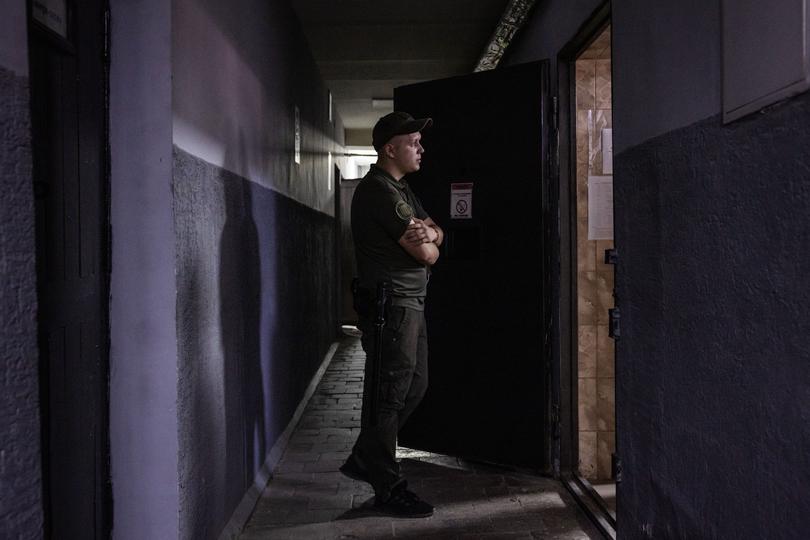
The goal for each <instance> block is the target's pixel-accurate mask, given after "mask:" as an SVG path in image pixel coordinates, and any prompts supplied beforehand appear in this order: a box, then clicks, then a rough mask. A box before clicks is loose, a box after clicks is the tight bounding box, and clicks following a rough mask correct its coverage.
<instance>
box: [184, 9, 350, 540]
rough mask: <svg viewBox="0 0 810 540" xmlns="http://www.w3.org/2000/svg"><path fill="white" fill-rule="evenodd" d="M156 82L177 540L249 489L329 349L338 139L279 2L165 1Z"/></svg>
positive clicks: (219, 524)
mask: <svg viewBox="0 0 810 540" xmlns="http://www.w3.org/2000/svg"><path fill="white" fill-rule="evenodd" d="M172 72H173V85H172V93H173V108H172V112H173V142H174V157H173V173H172V174H173V188H174V189H173V193H174V202H173V204H174V231H175V251H176V271H177V333H178V349H177V350H178V371H179V381H178V388H179V396H178V422H179V425H178V429H179V437H180V448H179V451H180V460H179V466H180V486H181V487H180V493H179V504H180V507H179V514H180V528H179V536H180V538H189V539H192V538H193V539H195V540H196V539H206V538H216V537H217V536H218V535H219V534H220V532H221V531H222V529H223V527H224V526H225V525H226V523H227V522H228V520H229V518H230V517H231V516H232V514H233V513H234V510H235V509H236V508H237V507H238V506H239V505H240V501H242V500H243V497H245V495H246V493H247V492H248V490H249V488H250V487H251V486H252V485H253V484H254V481H255V479H256V478H257V477H261V475H259V471H260V469H261V467H262V465H263V464H265V461H266V460H267V459H268V455H269V453H270V451H271V449H272V447H273V445H274V444H275V443H276V442H277V441H278V439H279V436H280V435H281V433H282V432H283V430H284V428H285V427H286V426H287V424H288V423H289V421H290V419H291V418H292V415H293V413H294V411H295V409H296V407H297V405H298V403H299V401H300V400H301V398H302V396H303V394H304V391H305V389H306V387H307V385H308V384H309V382H310V380H311V379H312V377H313V375H314V374H315V372H316V370H317V368H318V367H319V365H320V363H321V361H322V360H323V357H324V354H325V353H326V351H327V349H328V348H329V345H330V343H331V341H332V340H333V338H334V335H335V330H336V328H337V320H336V313H337V306H336V296H337V293H336V291H335V285H336V282H335V280H336V267H335V261H334V259H335V220H334V218H333V217H332V216H333V215H334V196H335V195H334V194H335V192H336V190H335V187H334V179H333V178H331V175H332V171H331V170H330V168H331V167H330V166H329V158H328V152H330V151H331V152H332V153H333V154H336V153H337V152H338V151H339V150H340V144H341V143H342V131H343V129H342V126H341V124H340V120H339V118H337V117H335V120H336V121H335V122H332V123H330V122H329V119H328V94H327V90H326V88H325V86H324V85H323V82H322V80H321V78H320V75H319V74H318V71H317V68H316V66H315V63H314V60H313V59H312V56H311V53H310V51H309V49H308V47H307V45H306V42H305V40H304V37H303V33H302V31H301V29H300V26H299V23H298V20H297V19H296V18H295V16H294V14H293V12H292V10H291V9H290V7H289V5H288V3H286V2H265V1H261V0H240V1H238V2H231V3H229V4H225V3H222V2H219V1H216V0H175V1H174V2H173V13H172ZM296 106H297V107H298V109H299V111H300V119H301V132H302V144H301V163H300V164H297V163H295V161H294V118H295V112H294V111H295V107H296ZM271 465H272V464H271Z"/></svg>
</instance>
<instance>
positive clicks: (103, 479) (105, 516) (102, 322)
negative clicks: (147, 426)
mask: <svg viewBox="0 0 810 540" xmlns="http://www.w3.org/2000/svg"><path fill="white" fill-rule="evenodd" d="M77 4H78V2H77V1H76V0H67V2H66V5H67V8H68V32H69V34H68V35H69V36H70V38H72V40H71V41H69V40H68V39H64V38H62V37H60V36H57V35H56V34H55V33H54V32H52V31H51V30H50V29H48V28H46V27H45V26H44V25H42V24H41V23H39V22H38V21H36V20H34V17H33V14H32V9H33V7H32V6H33V2H32V0H27V2H26V9H27V14H26V16H27V27H28V43H29V51H30V43H31V41H32V40H34V39H38V40H41V41H42V42H45V43H48V44H49V45H50V46H52V47H55V48H57V49H59V50H61V51H63V52H65V53H66V54H76V55H77V56H78V55H79V54H81V52H80V51H79V49H78V46H77V45H76V44H75V41H73V40H75V39H77V29H76V26H77V24H78V23H77V21H76V17H77V16H78V15H77ZM98 8H99V12H98V13H94V14H91V16H92V17H101V18H102V19H103V20H102V21H100V22H101V25H102V27H103V33H102V35H101V37H100V40H99V46H100V48H101V50H100V51H95V50H94V51H93V54H95V53H97V52H100V53H101V55H102V61H101V66H100V72H99V73H98V75H100V78H99V79H98V81H97V82H98V85H99V87H97V91H98V92H99V93H100V94H101V98H102V99H101V101H102V102H103V104H104V105H103V111H102V121H101V126H100V128H101V141H100V142H101V146H100V152H99V157H100V159H101V166H100V170H101V173H100V181H99V185H100V192H99V197H98V203H99V221H98V223H97V224H96V225H97V227H98V228H99V253H98V254H97V255H98V257H99V273H98V279H99V298H98V304H97V309H98V316H99V330H100V331H99V338H98V342H97V343H96V344H95V345H96V346H97V347H98V350H99V354H98V358H99V363H98V365H97V369H98V383H99V386H100V388H97V391H98V398H99V410H98V411H97V415H98V416H97V417H96V420H97V421H98V427H97V430H98V431H97V433H96V435H97V437H98V439H97V441H98V442H97V444H96V448H95V452H96V462H97V463H98V464H99V466H98V469H100V470H101V475H99V477H97V478H96V479H95V492H96V493H95V497H96V501H98V506H97V507H96V518H95V519H96V525H97V532H98V534H99V535H100V537H101V538H109V537H110V536H111V534H112V519H113V497H112V475H111V463H110V455H111V454H110V385H109V377H110V321H109V319H110V317H109V312H110V308H109V303H110V278H111V275H110V271H111V268H112V249H111V248H112V233H111V220H110V212H111V192H110V176H111V173H110V114H109V112H110V109H109V95H110V5H109V0H99V2H98ZM30 62H31V57H30V52H29V64H30ZM94 75H95V73H94ZM29 91H30V92H31V94H32V99H31V106H32V107H33V106H36V103H35V102H34V100H33V91H34V88H33V85H32V87H31V88H30V89H29ZM98 97H99V96H98V95H96V96H95V98H96V99H97V98H98ZM82 99H83V96H82V95H81V92H80V93H79V95H78V96H77V101H78V102H81V101H82ZM34 166H36V164H34ZM37 191H38V186H37V185H36V184H35V185H34V193H35V194H36V193H37ZM37 236H39V235H37ZM37 241H40V240H39V239H38V240H37ZM37 253H39V247H37ZM37 274H38V277H39V271H37ZM38 289H39V287H38ZM38 294H40V293H39V291H38ZM42 317H43V315H42V313H40V314H38V316H37V326H38V334H40V336H41V328H42V325H43V322H42ZM41 339H42V338H41V337H40V338H39V342H40V348H41ZM38 369H39V395H40V405H39V409H40V466H41V470H42V479H41V486H42V494H43V535H44V537H45V538H49V537H51V535H53V534H58V532H59V531H54V530H53V527H52V515H51V508H50V506H51V502H50V499H51V493H50V474H49V470H50V458H49V455H50V442H49V422H50V415H49V393H48V392H49V391H48V380H49V372H48V366H47V365H45V364H44V358H43V356H42V353H40V357H39V366H38ZM98 469H97V471H98Z"/></svg>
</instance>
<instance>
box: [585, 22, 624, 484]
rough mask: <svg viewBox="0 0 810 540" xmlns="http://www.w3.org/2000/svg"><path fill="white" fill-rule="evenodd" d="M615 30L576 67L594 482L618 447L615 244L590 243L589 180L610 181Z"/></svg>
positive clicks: (588, 438) (606, 472) (589, 459)
mask: <svg viewBox="0 0 810 540" xmlns="http://www.w3.org/2000/svg"><path fill="white" fill-rule="evenodd" d="M610 62H611V61H610V29H609V28H608V29H607V30H605V32H604V33H603V34H602V35H601V36H600V37H599V38H598V39H597V40H596V41H595V42H594V43H593V45H591V47H589V48H588V50H586V51H585V52H584V53H583V54H582V55H581V56H580V57H579V59H578V60H577V62H576V109H577V111H576V113H577V118H576V141H577V152H576V155H577V164H576V170H577V178H576V182H577V189H576V204H577V296H578V298H577V304H578V309H577V313H578V328H577V330H578V353H577V363H578V387H579V471H580V474H582V475H583V476H584V477H586V478H588V479H590V480H606V479H609V478H610V477H611V454H612V453H613V452H614V449H615V447H616V427H615V426H616V421H615V407H614V395H615V379H614V371H613V364H614V348H613V341H612V340H611V339H610V338H609V337H608V326H607V325H608V309H610V308H611V307H613V267H612V266H610V265H606V264H605V263H604V253H605V250H606V249H608V248H611V247H613V241H612V240H588V176H603V175H605V173H604V171H603V168H602V130H603V129H605V128H611V127H612V118H611V69H610V67H611V64H610Z"/></svg>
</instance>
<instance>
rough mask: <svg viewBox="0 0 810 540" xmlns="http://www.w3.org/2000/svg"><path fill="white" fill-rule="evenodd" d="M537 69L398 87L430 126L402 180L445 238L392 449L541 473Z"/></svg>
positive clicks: (542, 246)
mask: <svg viewBox="0 0 810 540" xmlns="http://www.w3.org/2000/svg"><path fill="white" fill-rule="evenodd" d="M547 73H548V66H547V63H546V62H537V63H530V64H523V65H518V66H513V67H508V68H504V69H498V70H495V71H487V72H481V73H475V74H472V75H467V76H461V77H454V78H450V79H444V80H437V81H430V82H426V83H420V84H415V85H410V86H405V87H401V88H397V89H396V91H395V93H394V103H395V109H396V110H403V111H407V112H409V113H411V114H413V115H414V116H415V117H425V116H429V117H432V118H433V121H434V124H433V127H431V128H430V129H428V130H426V131H425V132H423V134H422V137H423V138H422V143H423V146H424V147H425V155H424V157H423V159H422V169H421V171H419V172H418V173H416V174H414V175H410V176H409V177H408V181H409V182H410V184H411V186H412V187H413V190H414V191H415V192H416V193H417V195H418V196H419V197H420V199H421V200H422V202H423V205H424V207H425V209H426V211H427V212H428V214H429V215H430V216H431V217H432V218H433V220H434V221H436V222H437V223H438V224H439V225H441V227H442V228H443V229H444V231H445V233H446V234H445V241H444V244H443V245H442V247H441V257H440V259H439V261H438V263H437V264H436V265H435V266H434V268H433V270H432V274H431V277H430V282H429V285H428V298H427V304H426V313H425V315H426V318H427V323H428V333H429V338H428V339H429V347H430V358H429V365H430V369H429V380H430V383H429V388H428V392H427V395H426V396H425V399H424V400H423V402H422V404H421V405H420V407H419V409H417V411H416V412H415V413H414V415H413V416H412V417H411V419H410V420H409V421H408V423H407V425H406V426H405V427H404V429H403V430H402V432H401V433H400V439H399V442H400V444H401V445H403V446H407V447H410V448H418V449H424V450H430V451H433V452H439V453H444V454H451V455H458V456H464V457H467V458H472V459H478V460H483V461H488V462H493V463H499V464H506V465H514V466H521V467H530V468H533V469H536V470H544V471H545V470H548V469H549V463H548V461H549V460H548V456H549V451H548V449H549V445H550V441H549V434H550V429H549V414H548V411H549V366H550V362H549V357H550V338H549V335H550V334H549V330H550V324H549V321H550V316H549V305H550V304H549V302H550V297H551V292H550V279H549V272H550V265H549V259H548V254H549V253H550V249H549V246H548V227H547V226H546V225H547V223H549V219H550V218H549V216H547V213H548V196H547V194H548V189H547V186H548V179H547V167H546V164H547V162H548V160H547V156H548V151H547V148H548V144H547V136H546V135H545V134H546V132H547V129H546V128H547V120H548V116H547V109H548V108H547V104H548V99H547V93H548V84H547V80H548V79H547V77H548V76H547Z"/></svg>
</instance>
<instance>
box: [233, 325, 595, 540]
mask: <svg viewBox="0 0 810 540" xmlns="http://www.w3.org/2000/svg"><path fill="white" fill-rule="evenodd" d="M364 359H365V354H364V353H363V350H362V348H361V347H360V340H359V339H358V338H356V337H345V338H344V339H343V340H342V342H341V344H340V346H339V348H338V350H337V351H336V353H335V355H334V357H333V360H332V362H331V364H330V366H329V367H328V369H327V370H326V372H325V373H324V376H323V378H322V379H321V382H320V384H319V385H318V387H317V389H316V391H315V393H314V394H313V396H312V399H311V400H310V402H309V404H308V405H307V408H306V410H305V412H304V414H303V416H302V417H301V420H300V422H299V424H298V426H297V427H296V429H295V431H294V433H293V435H292V436H291V438H290V441H289V444H288V446H287V449H286V452H285V453H284V455H283V457H282V459H281V461H280V463H279V465H278V467H277V468H276V470H275V472H274V474H273V477H272V480H271V481H270V483H269V484H268V486H267V487H266V488H265V490H264V493H263V494H262V496H261V498H260V500H259V502H258V503H257V505H256V509H255V510H254V512H253V515H252V516H251V518H250V520H249V522H248V523H247V525H246V526H245V529H244V531H243V533H242V534H241V536H240V537H239V538H240V539H241V540H258V539H300V538H317V539H355V538H380V539H382V538H413V539H420V540H421V539H425V540H427V539H479V538H480V539H524V538H525V539H537V538H548V539H566V540H568V539H570V540H573V539H588V538H594V539H595V538H601V536H599V534H598V532H596V531H595V529H594V528H593V527H592V526H591V525H590V524H589V522H588V521H587V519H586V518H585V516H584V515H583V514H582V513H581V511H580V510H579V508H578V507H577V505H576V503H575V502H574V501H573V499H572V498H571V497H570V495H569V494H568V493H567V492H566V491H565V488H563V486H562V485H561V484H560V483H559V482H556V481H554V480H552V479H549V478H542V477H537V476H532V475H526V474H520V473H516V472H513V471H510V470H506V469H499V468H496V467H491V466H483V465H478V464H472V463H469V462H465V461H463V460H461V459H458V458H454V457H448V456H441V455H437V454H429V453H426V452H419V451H414V450H409V449H406V448H399V449H398V450H397V457H398V458H400V459H401V464H402V469H403V472H404V474H405V476H406V477H407V478H408V483H409V487H410V488H411V489H413V491H415V492H416V493H418V494H419V495H420V496H422V497H423V498H424V499H425V500H427V501H429V502H431V503H432V504H434V505H435V506H436V511H435V514H434V515H433V516H432V517H430V518H425V519H400V518H391V517H388V516H381V515H379V514H376V513H375V512H374V511H373V509H372V508H371V503H372V502H373V492H372V491H371V488H370V487H369V486H368V485H367V484H364V483H361V482H356V481H354V480H350V479H348V478H346V477H344V476H343V475H341V474H340V473H339V472H338V467H339V466H340V465H341V464H342V463H343V461H344V460H345V459H346V457H347V456H348V454H349V452H350V450H351V447H352V444H353V443H354V440H355V438H356V437H357V434H358V432H359V429H360V406H361V394H362V387H363V363H364Z"/></svg>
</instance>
